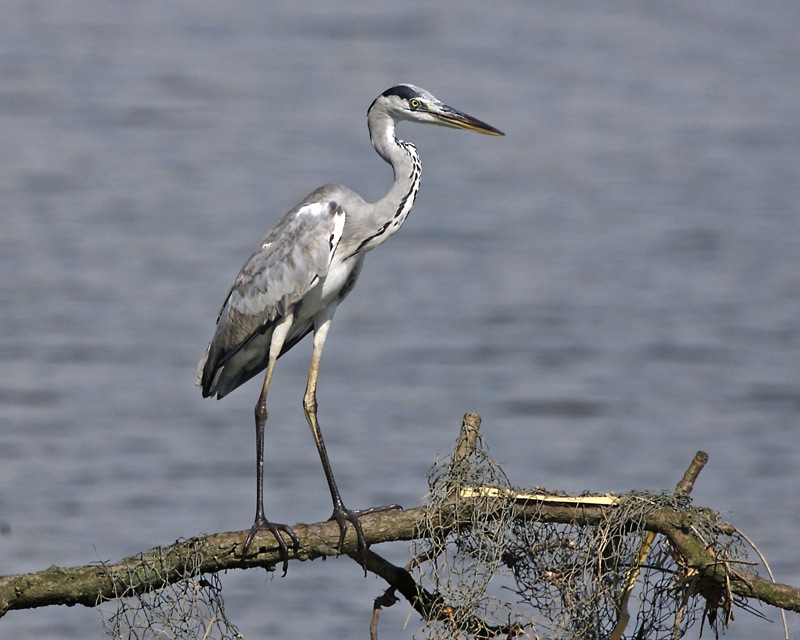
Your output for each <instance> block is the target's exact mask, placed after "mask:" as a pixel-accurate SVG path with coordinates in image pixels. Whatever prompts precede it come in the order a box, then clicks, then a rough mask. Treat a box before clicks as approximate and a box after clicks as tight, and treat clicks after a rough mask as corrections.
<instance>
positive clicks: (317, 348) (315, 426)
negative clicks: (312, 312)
mask: <svg viewBox="0 0 800 640" xmlns="http://www.w3.org/2000/svg"><path fill="white" fill-rule="evenodd" d="M332 317H333V312H332V311H331V312H330V314H329V315H328V317H327V318H325V319H324V320H323V321H322V322H320V323H319V325H317V326H315V330H314V348H313V351H312V352H311V366H310V367H309V371H308V384H307V385H306V394H305V396H304V398H303V409H304V410H305V414H306V420H308V425H309V426H310V427H311V433H312V434H313V436H314V442H315V443H316V445H317V451H319V458H320V460H321V461H322V468H323V470H324V471H325V478H326V479H327V481H328V488H329V489H330V492H331V499H332V500H333V515H331V517H330V519H331V520H335V521H336V523H337V524H338V525H339V550H340V551H341V549H342V545H343V544H344V537H345V533H346V530H347V522H350V523H351V524H352V525H353V528H354V529H355V530H356V537H357V538H358V548H359V549H360V550H361V552H362V554H363V555H364V561H365V563H366V553H367V543H366V540H365V539H364V531H363V530H362V528H361V522H359V520H358V518H359V516H361V515H364V514H367V513H372V512H374V511H380V510H384V509H400V508H401V507H399V506H398V505H390V506H388V507H377V508H373V509H365V510H363V511H353V510H351V509H347V508H346V507H345V506H344V503H343V502H342V498H341V496H340V495H339V489H338V487H337V486H336V480H335V479H334V477H333V470H332V469H331V463H330V460H329V459H328V452H327V449H326V448H325V442H324V440H323V439H322V432H321V431H320V428H319V420H318V419H317V376H318V374H319V361H320V358H321V356H322V349H323V347H324V346H325V338H327V336H328V329H330V325H331V318H332ZM364 571H366V569H365V570H364Z"/></svg>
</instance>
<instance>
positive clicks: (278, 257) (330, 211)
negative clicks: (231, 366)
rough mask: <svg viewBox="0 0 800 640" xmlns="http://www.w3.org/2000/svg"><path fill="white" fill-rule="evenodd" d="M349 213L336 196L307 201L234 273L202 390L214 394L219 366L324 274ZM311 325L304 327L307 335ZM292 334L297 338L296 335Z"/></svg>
mask: <svg viewBox="0 0 800 640" xmlns="http://www.w3.org/2000/svg"><path fill="white" fill-rule="evenodd" d="M314 195H315V194H312V196H314ZM312 196H309V198H311V197H312ZM345 217H346V216H345V211H344V209H343V208H342V207H341V206H339V205H338V204H337V203H336V202H333V201H332V200H323V201H317V202H308V200H307V201H306V202H305V203H303V204H301V205H299V206H298V207H297V208H296V209H294V210H293V211H291V212H289V213H288V214H287V215H286V216H285V217H284V218H283V220H281V221H280V222H279V223H278V225H276V226H275V227H274V228H273V229H272V230H271V231H270V232H269V233H268V234H267V235H266V236H265V237H264V239H263V240H262V241H261V244H260V245H259V247H258V248H257V249H256V250H255V251H254V252H253V254H252V255H251V256H250V258H248V260H247V262H245V264H244V266H243V267H242V269H241V271H240V272H239V275H238V276H236V279H235V280H234V283H233V286H232V287H231V289H230V291H229V293H228V297H227V298H226V300H225V303H224V304H223V306H222V309H221V310H220V314H219V317H218V319H217V329H216V332H215V334H214V338H213V339H212V341H211V343H210V344H209V348H208V349H207V351H206V354H205V355H204V356H203V358H202V359H201V361H200V364H199V366H198V382H199V383H200V384H201V386H202V387H203V392H204V395H213V394H214V392H215V391H214V388H215V387H217V385H218V384H219V383H220V377H221V376H220V373H222V376H223V377H224V372H220V371H219V369H221V368H222V367H223V366H224V365H225V363H226V362H227V361H228V360H229V359H230V358H231V357H232V356H233V355H234V354H236V353H237V352H238V351H239V350H240V349H242V348H244V347H246V345H247V344H248V343H249V342H250V341H252V339H253V338H254V337H255V336H258V335H264V334H266V333H268V332H270V331H271V329H272V325H273V323H274V320H275V319H276V318H277V317H279V316H283V315H286V314H287V313H288V311H289V310H290V309H292V308H293V307H294V306H295V305H296V304H297V303H298V302H300V301H302V300H303V298H304V297H305V296H306V294H308V292H309V291H310V290H311V289H312V288H313V287H314V286H315V285H316V284H317V283H318V282H319V280H320V279H323V278H325V276H326V275H327V273H328V269H329V267H330V265H331V261H332V259H333V254H334V252H335V251H336V247H337V246H338V244H339V240H340V239H341V237H342V232H343V231H344V223H345ZM293 329H294V327H293ZM309 330H310V329H309V327H308V326H304V328H303V335H305V334H306V333H307V332H308V331H309ZM295 333H296V332H295ZM290 335H293V334H291V332H290ZM300 337H302V336H300ZM293 338H294V342H296V341H297V340H299V338H298V337H297V336H296V335H293ZM259 342H261V341H260V340H259ZM264 364H266V354H264ZM261 368H263V367H261ZM232 375H234V374H233V372H232ZM252 375H254V373H251V374H250V375H248V378H249V377H251V376H252ZM242 382H244V380H242ZM240 384H241V382H240ZM235 386H238V384H237V385H235ZM234 388H235V387H234Z"/></svg>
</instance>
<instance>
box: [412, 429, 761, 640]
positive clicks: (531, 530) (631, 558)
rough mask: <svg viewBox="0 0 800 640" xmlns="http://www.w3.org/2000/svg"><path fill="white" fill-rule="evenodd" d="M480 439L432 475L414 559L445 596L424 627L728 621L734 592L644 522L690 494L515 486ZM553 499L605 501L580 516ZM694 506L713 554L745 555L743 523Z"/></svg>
mask: <svg viewBox="0 0 800 640" xmlns="http://www.w3.org/2000/svg"><path fill="white" fill-rule="evenodd" d="M474 444H475V446H474V450H473V451H472V452H471V453H470V454H469V455H468V457H467V458H460V456H459V455H455V456H453V458H451V459H448V460H445V461H443V462H440V463H438V464H437V465H436V466H435V467H434V469H433V473H432V474H431V477H430V481H429V485H430V490H429V496H428V508H427V513H428V514H430V517H429V519H428V522H427V523H426V530H427V531H428V532H430V533H431V535H430V537H429V538H427V539H425V540H420V541H418V542H417V543H415V545H414V549H413V551H414V555H415V561H413V562H412V563H410V565H409V568H411V569H413V573H414V575H415V578H416V579H417V581H418V583H419V584H420V585H421V586H424V587H425V588H426V589H428V590H430V591H431V592H434V593H436V594H437V595H438V596H441V598H440V601H441V602H442V603H446V604H443V605H442V610H441V611H440V612H437V613H436V614H435V615H434V616H431V617H432V618H434V620H433V621H431V622H428V623H427V624H426V626H425V628H424V629H423V630H422V631H421V632H420V633H418V634H417V636H416V638H418V639H420V640H421V639H422V638H437V639H438V638H442V639H444V638H447V639H455V638H458V639H461V640H464V639H466V638H484V637H495V636H498V637H503V638H505V637H509V638H510V637H525V638H536V639H539V638H542V639H544V638H547V639H556V638H559V639H567V638H569V639H570V640H572V639H587V640H589V639H591V640H599V639H604V638H613V639H617V638H636V639H640V638H641V639H644V638H647V639H661V638H664V639H670V640H674V639H677V638H682V637H684V635H685V634H686V632H687V630H688V629H689V628H690V627H692V626H693V625H694V624H696V623H698V622H700V623H701V624H702V625H706V624H707V625H708V627H710V628H711V631H712V633H713V634H714V635H715V636H717V637H718V635H719V632H720V631H721V630H724V627H725V625H726V623H727V614H728V613H729V612H730V609H731V607H732V604H733V602H732V596H731V595H730V593H727V592H725V591H724V590H717V592H715V593H712V594H709V590H708V589H705V590H704V589H703V588H702V587H703V585H700V584H698V580H696V579H693V571H692V570H691V569H688V568H687V567H684V566H683V565H682V564H681V561H680V558H676V557H675V554H674V552H673V551H672V549H671V548H670V546H669V544H668V542H667V541H666V539H665V538H663V537H662V536H657V535H654V534H652V533H648V532H647V531H645V529H644V524H645V520H646V518H647V516H648V515H649V514H651V513H654V512H656V511H658V510H660V509H662V508H664V507H669V508H671V509H675V510H679V511H680V510H688V509H690V508H691V507H690V500H689V497H688V495H686V494H685V493H667V492H646V491H638V492H632V493H629V494H625V495H619V496H608V495H604V496H596V495H590V494H584V495H582V496H577V497H571V496H566V495H563V494H559V493H557V492H552V491H547V490H544V489H541V488H538V487H537V488H536V489H535V490H518V489H514V488H512V487H511V486H510V484H509V482H508V479H507V478H506V476H505V474H504V473H503V471H502V469H501V468H500V467H499V466H498V465H497V464H496V463H495V462H494V461H493V460H492V459H491V458H490V457H489V455H488V453H487V450H486V448H485V447H484V446H483V443H482V441H481V439H480V437H477V436H476V440H475V443H474ZM455 496H459V497H461V498H463V497H465V496H466V497H469V498H470V500H462V501H459V500H457V499H455ZM461 504H463V507H464V512H463V513H459V508H460V507H459V505H461ZM520 504H525V505H527V508H526V509H524V510H521V509H519V506H520ZM547 505H565V506H568V507H569V508H571V509H574V510H575V513H576V514H578V513H579V512H580V510H581V508H582V507H581V505H607V506H608V508H607V509H606V510H605V515H606V517H605V519H604V520H603V521H602V522H601V523H600V524H599V525H598V526H579V525H577V524H574V523H568V524H564V523H559V522H552V521H549V520H552V515H551V513H550V512H546V511H545V509H546V506H547ZM442 509H446V510H448V512H449V511H450V510H453V509H455V516H454V517H453V518H452V520H455V521H457V522H459V523H461V524H460V525H459V526H457V527H451V526H448V525H447V524H445V525H444V526H441V525H440V519H439V515H438V514H439V513H440V512H441V510H442ZM692 513H693V532H694V534H695V535H696V536H697V537H698V538H700V539H701V540H703V541H704V542H705V543H706V545H707V547H706V548H707V550H708V554H709V557H715V558H717V559H719V561H720V562H728V563H736V564H744V561H745V559H746V556H747V554H746V546H747V545H746V544H745V542H744V540H742V539H741V538H740V537H739V536H738V535H736V533H735V531H731V528H730V527H729V526H728V527H722V526H721V523H720V522H719V520H718V519H717V517H716V515H715V514H714V513H712V512H710V511H708V510H698V509H694V510H692ZM710 595H711V596H712V597H711V599H709V596H710ZM737 604H739V605H742V604H743V603H741V602H738V603H737ZM706 628H707V627H706Z"/></svg>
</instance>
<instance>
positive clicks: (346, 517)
mask: <svg viewBox="0 0 800 640" xmlns="http://www.w3.org/2000/svg"><path fill="white" fill-rule="evenodd" d="M398 509H400V510H402V509H403V507H401V506H400V505H399V504H390V505H386V506H384V507H371V508H369V509H359V510H357V511H356V510H354V509H348V508H346V507H345V506H344V505H343V504H341V503H339V504H338V505H336V506H335V507H334V509H333V515H332V516H331V517H330V520H335V521H336V524H338V525H339V545H338V549H339V551H340V552H341V550H342V547H343V546H344V537H345V534H346V533H347V523H348V522H349V523H350V524H352V525H353V529H355V530H356V539H357V540H358V550H359V551H360V552H361V558H362V565H363V567H364V575H367V541H366V539H365V538H364V530H363V529H362V528H361V521H360V520H359V518H360V517H361V516H365V515H368V514H370V513H377V512H378V511H393V510H398Z"/></svg>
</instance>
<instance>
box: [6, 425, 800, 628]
mask: <svg viewBox="0 0 800 640" xmlns="http://www.w3.org/2000/svg"><path fill="white" fill-rule="evenodd" d="M479 427H480V417H479V416H477V415H475V414H467V415H466V416H465V418H464V423H463V426H462V430H461V433H460V435H459V438H458V440H457V442H456V445H455V447H454V452H453V455H452V456H451V457H450V458H449V459H447V460H443V461H441V462H439V463H437V464H436V465H435V466H434V468H433V471H432V473H431V477H430V480H429V496H428V499H427V501H426V504H425V505H423V506H421V507H418V508H415V509H409V510H406V511H380V512H375V513H371V514H367V515H364V516H363V517H362V518H361V523H362V527H363V531H364V536H365V538H366V541H367V543H368V544H369V545H371V546H372V548H373V550H370V551H369V552H368V553H367V554H366V557H365V556H364V555H363V554H362V553H359V551H358V545H357V540H356V536H355V533H354V532H353V531H352V528H350V529H348V534H347V536H346V537H345V540H344V545H343V548H342V549H341V553H343V554H347V555H349V556H350V557H351V558H352V559H353V560H355V561H356V562H358V563H359V564H363V565H365V566H364V568H365V569H366V570H367V571H369V572H372V573H374V574H375V575H377V576H379V577H381V578H383V579H384V580H385V581H386V582H387V583H388V585H389V588H388V589H387V591H386V592H385V593H384V594H383V595H381V596H379V597H378V598H376V601H375V604H374V613H373V618H372V624H371V626H370V634H371V637H372V638H377V637H378V627H379V618H380V611H381V609H382V608H383V607H386V606H391V605H392V604H394V603H395V602H397V601H398V596H401V597H403V598H404V599H405V600H406V601H408V602H409V604H410V605H411V606H412V607H413V608H414V610H415V611H416V612H417V613H418V614H419V616H420V618H422V619H423V620H424V621H425V625H426V626H425V629H424V631H423V633H422V634H419V635H418V637H430V638H475V639H484V638H494V637H501V638H513V637H517V636H522V635H527V636H529V637H540V636H547V637H553V638H556V637H570V638H609V639H611V640H616V639H619V638H622V637H623V636H625V637H637V638H671V639H672V638H680V637H683V636H684V635H685V634H686V632H687V631H688V630H689V629H690V628H691V627H692V626H694V625H696V624H698V623H699V624H700V625H701V629H702V628H703V627H704V626H705V625H708V626H709V627H710V628H712V629H713V631H714V632H715V633H717V634H718V633H719V631H720V630H723V631H724V629H725V628H726V626H727V625H728V624H729V623H730V622H731V621H732V620H733V618H734V611H735V609H736V608H737V607H740V608H745V609H749V610H752V608H751V607H750V604H749V603H751V602H755V601H759V602H761V603H764V604H768V605H772V606H775V607H778V608H779V609H783V610H788V611H795V612H800V589H798V588H795V587H792V586H789V585H781V584H776V583H774V582H772V581H771V580H768V579H765V578H764V577H762V576H761V575H759V573H758V567H759V566H764V568H765V569H766V570H767V572H768V568H767V567H766V566H765V565H764V564H763V563H762V562H754V561H752V560H751V559H750V558H749V556H748V550H749V549H750V548H752V547H751V545H750V544H749V541H748V540H747V538H746V537H744V536H743V535H742V534H740V533H739V532H738V531H737V530H736V528H735V527H734V526H733V525H731V524H728V523H725V522H723V521H722V520H720V518H719V517H718V515H717V514H716V513H715V512H713V511H712V510H710V509H707V508H704V507H696V506H693V505H692V504H691V500H690V498H689V494H690V492H691V490H692V488H693V486H694V483H695V481H696V480H697V477H698V475H699V473H700V471H701V470H702V468H703V465H704V464H705V462H706V461H707V459H708V457H707V456H706V455H705V454H703V453H702V452H699V453H698V454H697V456H695V459H694V460H693V461H692V463H691V465H690V466H689V468H688V469H687V471H686V473H685V474H684V476H683V478H682V479H681V481H680V482H679V483H678V484H677V486H676V488H675V490H674V491H672V492H667V491H635V492H630V493H627V494H615V495H611V494H605V495H595V494H585V495H580V496H568V495H564V494H561V493H559V492H556V491H550V490H545V489H542V488H539V487H537V488H536V489H517V488H514V487H512V486H511V484H510V483H509V482H508V480H507V478H506V477H505V474H504V473H503V471H502V470H501V469H500V467H499V466H498V465H497V464H496V463H495V462H494V461H493V460H492V459H491V458H490V457H489V455H488V452H487V450H486V448H485V447H484V446H483V442H482V439H481V437H480V434H479ZM292 528H293V529H294V531H295V533H296V534H297V536H298V538H299V540H300V545H299V547H298V548H297V550H296V551H295V552H293V553H291V554H290V559H291V560H313V559H315V558H320V557H326V556H332V555H339V553H340V551H339V550H338V549H337V544H338V538H339V529H338V526H337V525H336V523H333V522H321V523H316V524H309V525H304V524H297V525H293V527H292ZM247 533H248V532H247V531H237V532H227V533H218V534H213V535H208V536H202V537H196V538H191V539H187V540H180V541H177V542H175V543H174V544H172V545H169V546H164V547H157V548H155V549H152V550H150V551H146V552H143V553H141V554H138V555H136V556H132V557H130V558H125V559H123V560H121V561H119V562H116V563H106V562H103V563H99V564H91V565H86V566H82V567H72V568H61V567H55V566H53V567H50V568H48V569H45V570H43V571H39V572H36V573H31V574H25V575H15V576H4V577H0V617H2V616H3V615H5V614H6V613H7V612H8V611H11V610H14V609H31V608H36V607H44V606H50V605H54V604H64V605H75V604H80V605H84V606H89V607H95V606H100V607H101V609H105V607H107V606H110V605H112V604H113V606H115V607H116V610H115V611H113V612H111V613H109V614H108V615H107V616H106V617H105V618H104V625H105V627H106V631H107V632H108V633H109V635H110V636H111V637H113V638H128V637H140V636H141V634H142V632H143V630H145V629H146V630H147V631H148V632H149V634H150V635H153V636H156V635H158V634H159V633H162V632H163V633H165V635H168V637H173V638H178V637H180V638H197V637H203V638H241V637H242V636H241V635H240V634H239V631H238V630H237V629H236V627H235V625H234V624H233V623H232V622H230V621H229V620H228V619H227V618H226V616H225V611H224V603H223V599H222V587H221V584H220V581H219V578H218V574H219V573H220V572H223V571H226V570H229V569H248V568H254V567H263V568H266V569H268V570H270V571H272V570H274V569H275V565H276V563H279V562H281V560H282V557H281V554H280V550H279V549H278V547H277V544H276V542H275V539H274V537H273V536H272V534H271V533H263V534H259V535H257V536H256V538H255V539H254V541H253V543H252V545H251V548H250V552H249V554H248V556H247V557H245V558H242V557H241V549H242V545H243V543H244V540H245V538H246V537H247ZM398 540H405V541H413V545H412V553H411V558H410V560H409V563H408V564H407V565H406V566H405V567H397V566H395V565H393V564H391V563H389V562H387V561H386V560H385V559H383V558H382V557H381V556H380V555H378V554H377V553H375V552H374V548H375V546H376V545H379V544H380V543H383V542H389V541H398ZM287 542H288V541H287ZM288 546H289V548H291V546H292V545H288ZM756 553H757V551H756ZM762 560H763V559H762ZM633 594H635V595H636V598H635V599H634V598H632V597H631V596H632V595H633ZM633 602H635V603H636V606H635V607H634V606H633V605H632V603H633ZM631 609H633V610H632V611H631Z"/></svg>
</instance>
